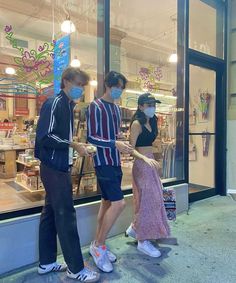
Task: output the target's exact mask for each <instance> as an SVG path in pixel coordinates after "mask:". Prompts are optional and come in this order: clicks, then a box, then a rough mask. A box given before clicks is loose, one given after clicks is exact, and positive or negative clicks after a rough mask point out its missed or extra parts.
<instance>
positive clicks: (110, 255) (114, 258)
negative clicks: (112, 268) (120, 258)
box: [89, 242, 117, 263]
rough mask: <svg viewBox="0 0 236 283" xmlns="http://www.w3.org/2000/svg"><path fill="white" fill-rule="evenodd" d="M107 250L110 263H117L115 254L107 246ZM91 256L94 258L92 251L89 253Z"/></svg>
mask: <svg viewBox="0 0 236 283" xmlns="http://www.w3.org/2000/svg"><path fill="white" fill-rule="evenodd" d="M92 245H94V242H92ZM106 248H107V256H108V258H109V260H110V262H111V263H114V262H116V261H117V257H116V255H115V254H113V253H112V252H111V251H110V249H109V248H108V246H106ZM89 254H90V255H91V256H92V254H91V253H90V251H89Z"/></svg>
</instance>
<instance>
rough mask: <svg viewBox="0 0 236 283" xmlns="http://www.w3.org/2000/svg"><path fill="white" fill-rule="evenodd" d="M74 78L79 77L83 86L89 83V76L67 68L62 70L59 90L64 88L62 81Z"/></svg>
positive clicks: (76, 69)
mask: <svg viewBox="0 0 236 283" xmlns="http://www.w3.org/2000/svg"><path fill="white" fill-rule="evenodd" d="M76 76H80V78H81V80H82V82H83V83H84V85H87V84H88V82H89V79H90V78H89V75H88V74H87V73H86V72H84V71H82V70H81V69H80V68H74V67H68V68H66V69H65V70H64V72H63V73H62V77H61V89H63V88H65V84H64V80H67V81H71V80H73V79H74V78H75V77H76Z"/></svg>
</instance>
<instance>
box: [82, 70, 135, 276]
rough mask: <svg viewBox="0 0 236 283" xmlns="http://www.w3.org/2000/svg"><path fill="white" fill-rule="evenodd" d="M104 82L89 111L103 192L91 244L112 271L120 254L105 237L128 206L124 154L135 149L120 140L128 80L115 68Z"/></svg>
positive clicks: (96, 258)
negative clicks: (122, 100)
mask: <svg viewBox="0 0 236 283" xmlns="http://www.w3.org/2000/svg"><path fill="white" fill-rule="evenodd" d="M104 84H105V93H104V95H103V96H102V98H99V99H96V100H94V101H93V102H92V103H91V104H90V106H89V107H88V111H87V131H88V134H87V140H88V142H89V143H91V144H93V145H95V146H96V147H97V153H96V154H95V156H94V166H95V170H96V174H97V180H98V184H99V186H100V189H101V194H102V201H101V206H100V210H99V213H98V225H97V232H96V237H95V240H94V241H93V242H92V243H91V245H90V254H91V255H92V257H93V259H94V261H95V264H96V265H97V267H98V268H99V269H100V270H102V271H103V272H111V271H112V270H113V266H112V263H113V262H115V261H116V256H115V255H114V254H113V253H112V252H111V251H109V250H108V249H107V247H106V245H105V240H106V237H107V235H108V233H109V231H110V229H111V228H112V226H113V225H114V223H115V221H116V220H117V218H118V217H119V215H120V213H121V212H122V210H123V209H124V207H125V201H124V196H123V192H122V190H121V181H122V170H121V163H120V153H131V152H132V151H133V148H132V147H131V145H130V144H129V143H128V142H127V143H126V142H122V141H118V140H117V138H118V137H119V135H120V125H121V111H120V108H119V106H118V105H116V104H115V103H114V101H115V100H117V99H119V98H120V97H121V95H122V92H123V90H124V89H125V87H126V84H127V79H126V78H125V77H124V76H123V75H122V74H120V73H117V72H114V71H111V72H109V73H108V74H107V75H106V77H105V82H104Z"/></svg>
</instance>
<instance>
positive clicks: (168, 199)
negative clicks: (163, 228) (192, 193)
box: [163, 188, 176, 220]
mask: <svg viewBox="0 0 236 283" xmlns="http://www.w3.org/2000/svg"><path fill="white" fill-rule="evenodd" d="M163 199H164V205H165V209H166V214H167V218H168V219H169V220H176V195H175V191H174V190H173V189H166V188H164V189H163Z"/></svg>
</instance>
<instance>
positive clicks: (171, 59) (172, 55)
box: [168, 53, 178, 63]
mask: <svg viewBox="0 0 236 283" xmlns="http://www.w3.org/2000/svg"><path fill="white" fill-rule="evenodd" d="M168 61H169V62H170V63H177V61H178V57H177V54H176V53H173V54H171V55H170V57H169V60H168Z"/></svg>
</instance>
